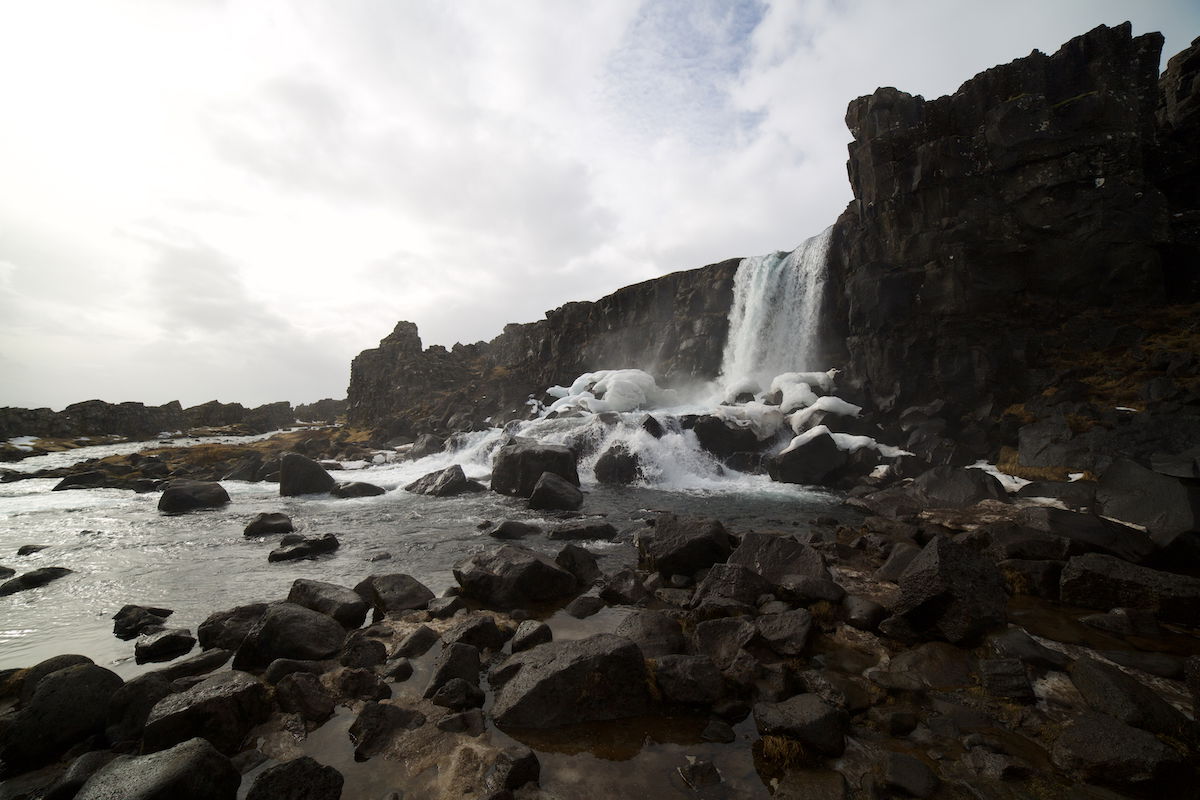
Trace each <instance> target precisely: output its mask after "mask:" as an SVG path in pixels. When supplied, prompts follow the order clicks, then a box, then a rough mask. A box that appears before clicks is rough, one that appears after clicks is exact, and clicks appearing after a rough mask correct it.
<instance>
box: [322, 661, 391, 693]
mask: <svg viewBox="0 0 1200 800" xmlns="http://www.w3.org/2000/svg"><path fill="white" fill-rule="evenodd" d="M333 688H334V691H336V692H337V695H338V697H342V698H345V699H347V700H387V699H388V698H389V697H391V696H392V688H391V687H390V686H388V685H387V684H386V683H384V682H383V680H382V679H381V678H380V677H379V676H378V675H376V674H375V673H374V672H372V671H371V670H369V669H361V668H357V667H351V668H349V669H344V670H342V671H341V672H338V673H337V674H336V676H335V677H334V679H333Z"/></svg>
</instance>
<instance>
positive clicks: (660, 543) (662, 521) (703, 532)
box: [639, 514, 737, 576]
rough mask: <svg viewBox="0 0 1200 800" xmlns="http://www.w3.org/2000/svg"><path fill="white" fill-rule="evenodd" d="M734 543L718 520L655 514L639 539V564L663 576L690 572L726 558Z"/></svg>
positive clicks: (734, 540) (735, 542)
mask: <svg viewBox="0 0 1200 800" xmlns="http://www.w3.org/2000/svg"><path fill="white" fill-rule="evenodd" d="M736 544H737V540H736V539H734V538H733V536H731V535H730V534H729V532H728V531H726V530H725V526H724V525H722V524H721V523H720V521H718V520H715V519H712V518H709V517H691V516H676V515H675V514H659V515H658V517H657V518H656V520H655V524H654V528H653V531H652V532H649V531H648V532H646V533H645V534H644V535H643V536H642V538H641V540H640V541H639V551H640V552H639V556H640V563H641V566H642V568H644V569H654V570H657V571H658V572H659V573H661V574H662V575H665V576H671V575H692V574H694V573H695V572H697V571H698V570H702V569H706V568H707V567H711V566H712V565H713V564H716V563H719V562H723V561H725V560H726V559H728V558H729V554H730V553H732V552H733V548H734V546H735V545H736Z"/></svg>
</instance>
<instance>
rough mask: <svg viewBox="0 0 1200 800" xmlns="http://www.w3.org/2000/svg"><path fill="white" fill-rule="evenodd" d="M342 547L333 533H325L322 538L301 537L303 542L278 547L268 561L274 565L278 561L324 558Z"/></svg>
mask: <svg viewBox="0 0 1200 800" xmlns="http://www.w3.org/2000/svg"><path fill="white" fill-rule="evenodd" d="M341 546H342V543H341V542H339V541H338V539H337V537H336V536H334V535H333V534H332V533H324V534H321V535H320V536H310V537H307V538H305V537H301V540H300V541H298V542H295V543H293V544H285V545H284V546H283V547H278V548H276V549H274V550H272V551H271V552H270V554H269V555H268V556H267V561H270V562H272V563H274V562H276V561H299V560H302V559H306V558H316V557H317V556H323V555H325V554H326V553H332V552H333V551H334V550H337V549H338V548H339V547H341Z"/></svg>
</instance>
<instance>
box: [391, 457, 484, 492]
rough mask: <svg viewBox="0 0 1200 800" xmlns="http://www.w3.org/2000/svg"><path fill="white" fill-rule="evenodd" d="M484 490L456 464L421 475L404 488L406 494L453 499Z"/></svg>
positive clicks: (480, 484)
mask: <svg viewBox="0 0 1200 800" xmlns="http://www.w3.org/2000/svg"><path fill="white" fill-rule="evenodd" d="M485 490H486V487H485V486H484V485H483V484H482V483H480V482H479V481H473V480H471V479H469V478H468V477H467V476H466V473H464V472H463V468H462V467H460V466H459V465H458V464H451V465H450V466H448V467H446V468H445V469H439V470H436V471H434V472H430V473H427V474H425V475H422V476H421V477H419V478H417V479H416V480H415V481H413V482H412V483H410V484H408V485H407V486H405V487H404V491H406V492H412V493H413V494H427V495H430V496H432V497H453V496H454V495H459V494H467V493H470V492H482V491H485Z"/></svg>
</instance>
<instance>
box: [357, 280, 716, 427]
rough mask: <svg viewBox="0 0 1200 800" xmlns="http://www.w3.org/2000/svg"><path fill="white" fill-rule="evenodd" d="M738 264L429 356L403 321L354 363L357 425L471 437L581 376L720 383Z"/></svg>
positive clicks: (643, 287)
mask: <svg viewBox="0 0 1200 800" xmlns="http://www.w3.org/2000/svg"><path fill="white" fill-rule="evenodd" d="M738 263H739V259H731V260H728V261H723V262H721V263H719V264H711V265H709V266H707V267H702V268H700V269H695V270H688V271H684V272H675V273H672V274H670V275H666V276H664V277H662V278H658V279H655V280H650V281H645V282H643V283H639V284H636V285H633V286H626V287H625V288H623V289H620V290H619V291H617V292H614V293H613V294H611V295H608V296H607V297H604V298H601V299H600V300H597V301H596V302H594V303H568V304H567V305H565V306H562V307H561V308H556V309H554V310H553V311H549V312H547V313H546V318H545V319H543V320H539V321H537V322H531V323H528V324H524V325H508V326H506V327H505V328H504V332H503V333H502V334H501V335H500V336H498V337H496V338H495V339H493V340H492V341H490V342H486V343H484V342H480V343H477V344H473V345H461V344H460V345H455V346H454V348H453V349H452V350H447V349H446V348H444V347H441V346H438V345H434V346H431V347H429V348H427V349H422V347H421V339H420V337H419V336H418V334H417V327H416V325H414V324H412V323H411V322H401V323H399V324H398V325H397V326H396V329H395V330H394V331H393V332H392V333H391V334H390V335H388V336H387V337H385V338H384V339H383V340H382V341H381V342H380V343H379V347H377V348H374V349H372V350H366V351H363V352H362V353H360V354H359V355H358V357H356V358H355V359H354V363H353V365H352V366H351V370H350V388H349V390H348V392H347V395H348V403H349V417H350V421H351V423H352V424H357V425H366V426H371V427H375V428H379V429H381V430H383V431H385V432H387V433H389V434H408V435H411V434H416V433H423V432H429V431H446V430H463V429H466V428H471V427H478V426H480V425H482V424H483V423H484V420H485V419H488V418H491V419H492V422H493V423H499V422H503V421H504V420H507V419H512V418H515V417H522V418H523V417H524V416H525V415H526V412H527V408H526V407H525V402H526V400H527V398H528V397H529V395H531V394H536V393H540V392H542V391H544V390H545V389H546V387H548V386H551V385H554V384H561V383H569V382H570V381H573V380H574V379H575V378H576V377H578V376H579V375H580V374H581V373H584V372H588V371H593V370H599V369H619V368H625V367H639V368H641V369H645V370H646V371H648V372H650V373H652V374H654V375H655V376H656V377H657V378H659V379H660V380H661V381H663V382H665V383H666V384H669V385H680V384H684V383H687V382H690V381H700V380H709V379H711V378H713V377H715V376H716V374H717V372H718V370H719V369H720V365H721V351H722V348H723V347H724V345H725V335H726V332H727V328H728V313H729V307H730V304H731V303H732V298H733V276H734V273H735V272H736V271H737V265H738Z"/></svg>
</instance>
